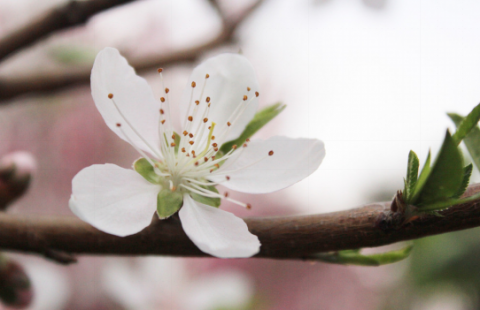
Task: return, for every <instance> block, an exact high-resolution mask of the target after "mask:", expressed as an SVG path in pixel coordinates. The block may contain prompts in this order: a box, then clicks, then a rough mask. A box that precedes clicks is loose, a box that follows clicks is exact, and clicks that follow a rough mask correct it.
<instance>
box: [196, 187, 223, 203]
mask: <svg viewBox="0 0 480 310" xmlns="http://www.w3.org/2000/svg"><path fill="white" fill-rule="evenodd" d="M200 187H202V188H205V189H206V190H209V191H211V192H215V193H217V194H218V190H217V188H216V187H215V186H213V185H212V186H205V185H201V186H200ZM190 196H191V197H192V199H193V200H195V201H198V202H200V203H203V204H206V205H209V206H212V207H215V208H218V207H220V204H221V203H222V200H221V199H220V198H211V197H205V196H202V195H199V194H197V193H190Z"/></svg>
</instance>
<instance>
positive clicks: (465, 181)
mask: <svg viewBox="0 0 480 310" xmlns="http://www.w3.org/2000/svg"><path fill="white" fill-rule="evenodd" d="M472 170H473V165H472V164H469V165H468V166H465V167H464V168H463V180H462V185H461V186H460V188H459V189H458V191H457V193H456V194H455V195H453V196H452V198H460V197H461V196H462V195H463V193H465V191H466V190H467V187H468V183H469V182H470V176H471V175H472Z"/></svg>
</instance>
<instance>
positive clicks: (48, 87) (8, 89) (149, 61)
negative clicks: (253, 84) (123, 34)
mask: <svg viewBox="0 0 480 310" xmlns="http://www.w3.org/2000/svg"><path fill="white" fill-rule="evenodd" d="M261 3H262V0H259V1H257V2H256V3H255V4H253V5H252V6H251V7H249V8H248V9H246V10H245V11H244V12H242V13H241V14H240V15H239V16H238V17H237V18H235V19H230V20H226V19H224V18H223V17H222V20H223V21H224V23H223V29H222V31H221V32H220V34H219V35H218V36H217V37H216V38H214V39H213V40H211V41H209V42H206V43H204V44H201V45H198V46H195V47H192V48H188V49H184V50H179V51H175V52H172V53H171V54H167V55H154V56H150V57H144V58H142V59H138V60H133V61H131V62H130V63H131V65H132V66H133V67H134V68H135V69H136V70H137V72H139V73H142V71H148V70H152V69H156V68H159V67H166V66H169V65H173V64H178V63H188V62H194V61H195V60H196V59H197V58H198V57H199V56H201V55H202V54H203V53H205V52H206V51H208V50H211V49H213V48H215V47H219V46H222V45H224V44H227V43H229V42H231V41H232V39H233V34H234V32H235V29H236V28H237V26H238V25H239V24H240V23H241V22H242V21H243V20H245V19H246V18H247V17H248V16H249V15H250V13H252V12H253V11H254V10H255V9H256V8H257V7H258V6H259V5H260V4H261ZM0 44H1V42H0ZM89 81H90V69H85V70H83V71H79V70H77V72H75V73H57V74H51V75H45V74H43V75H41V76H31V77H27V78H18V79H12V78H9V79H0V100H3V102H0V105H1V104H5V103H6V102H5V101H4V100H7V99H12V98H14V97H17V96H20V95H26V94H30V93H37V94H38V93H45V92H52V91H57V90H60V89H62V88H65V87H70V86H74V85H80V84H86V83H89Z"/></svg>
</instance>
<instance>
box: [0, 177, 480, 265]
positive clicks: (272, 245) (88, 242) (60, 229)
mask: <svg viewBox="0 0 480 310" xmlns="http://www.w3.org/2000/svg"><path fill="white" fill-rule="evenodd" d="M478 192H480V184H476V185H473V186H470V187H469V188H468V190H467V192H466V194H465V195H464V196H465V197H466V196H471V195H473V194H475V193H478ZM389 205H390V203H389V202H388V203H374V204H369V205H366V206H363V207H361V208H357V209H352V210H349V211H342V212H334V213H328V214H317V215H305V216H284V217H270V218H247V219H245V222H246V223H247V225H248V227H249V229H250V231H251V232H252V233H253V234H255V235H257V236H258V238H259V239H260V242H261V243H262V246H261V249H260V253H259V254H258V255H256V257H262V258H275V259H309V258H312V255H314V254H317V253H319V252H326V251H338V250H345V249H356V248H363V247H374V246H381V245H386V244H391V243H394V242H398V241H405V240H412V239H417V238H421V237H425V236H429V235H436V234H442V233H446V232H451V231H456V230H462V229H467V228H472V227H477V226H480V199H479V200H476V201H473V202H469V203H465V204H461V205H456V206H453V207H451V208H449V209H446V210H444V211H442V212H440V213H441V215H442V217H439V216H435V215H424V216H422V217H420V218H418V219H416V220H414V221H412V222H409V223H408V224H407V225H404V226H402V227H400V228H398V229H394V230H391V229H390V230H384V229H382V228H381V227H382V225H379V220H380V219H383V218H384V216H383V215H384V214H385V212H388V210H389ZM0 227H1V229H0V248H2V249H3V250H12V251H20V252H30V253H37V254H40V255H44V253H45V249H46V247H48V248H49V249H51V250H53V251H60V252H65V253H74V254H95V255H152V254H154V255H155V254H156V255H170V256H190V257H192V256H197V257H201V256H208V255H206V254H205V253H202V252H201V251H200V250H198V249H197V247H196V246H195V245H194V244H193V243H192V242H191V241H190V239H189V238H188V237H187V236H186V235H185V233H184V231H183V229H182V227H181V224H180V222H179V221H178V219H175V218H170V219H168V220H164V221H153V222H152V225H150V226H149V227H147V228H146V229H144V230H143V231H142V232H140V233H138V234H136V235H132V236H128V237H123V238H122V237H116V236H113V235H109V234H107V233H104V232H101V231H99V230H97V229H95V228H93V227H92V226H90V225H89V224H86V223H84V222H82V221H81V220H79V219H77V218H71V217H28V216H21V215H7V214H0Z"/></svg>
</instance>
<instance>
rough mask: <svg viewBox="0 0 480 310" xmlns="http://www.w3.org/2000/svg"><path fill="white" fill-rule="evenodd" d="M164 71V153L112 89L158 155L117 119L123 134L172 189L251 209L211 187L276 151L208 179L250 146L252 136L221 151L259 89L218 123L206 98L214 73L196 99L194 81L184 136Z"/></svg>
mask: <svg viewBox="0 0 480 310" xmlns="http://www.w3.org/2000/svg"><path fill="white" fill-rule="evenodd" d="M162 72H163V69H158V73H159V74H160V80H161V84H162V89H163V90H164V96H162V97H160V110H159V113H160V119H159V126H158V134H159V137H160V151H161V153H159V152H158V151H156V149H155V148H153V147H152V146H151V145H150V144H149V143H148V142H147V141H146V140H145V139H144V138H143V137H142V136H141V135H140V134H139V133H138V131H137V130H135V128H134V127H133V126H132V125H131V123H130V122H129V121H128V119H127V118H126V116H125V115H124V114H123V113H122V111H121V110H120V108H119V106H118V105H117V104H116V103H115V99H114V95H113V94H111V93H110V94H108V98H109V99H111V100H112V102H113V104H114V105H115V107H116V109H117V110H118V112H119V114H120V116H121V118H122V119H123V120H124V121H125V123H126V125H127V126H129V127H130V128H131V129H132V131H133V132H134V134H135V135H137V136H138V137H139V138H140V139H141V140H142V141H143V142H144V143H145V144H146V145H147V146H148V147H149V149H151V152H152V155H154V156H155V157H156V159H153V158H151V157H150V156H149V155H147V154H146V153H145V152H143V151H142V150H141V149H140V148H139V147H138V146H136V145H135V144H134V143H133V141H132V139H131V137H129V136H128V135H127V134H126V132H125V131H124V130H123V128H122V124H121V123H117V124H116V125H117V127H118V128H119V129H120V130H121V131H122V133H123V135H124V136H125V137H126V139H127V140H128V141H129V142H130V144H131V145H132V146H133V147H134V148H135V149H136V150H137V151H138V152H139V153H140V154H141V155H142V157H144V158H145V159H146V160H147V161H148V162H149V163H150V164H151V165H152V167H153V168H154V171H155V173H156V174H157V175H159V176H160V177H162V178H163V180H165V184H164V185H165V186H168V187H169V188H170V190H171V191H175V190H177V189H179V188H183V189H184V190H186V191H190V192H193V193H196V194H199V195H202V196H205V197H211V198H221V199H225V200H228V201H231V202H233V203H236V204H238V205H241V206H243V207H245V208H247V209H250V208H251V205H250V204H249V203H243V202H240V201H237V200H234V199H232V198H230V197H229V194H228V192H225V193H224V194H223V195H221V194H218V193H217V192H214V191H211V190H209V189H208V188H207V187H209V186H215V185H217V184H221V183H223V182H226V181H229V180H230V176H229V174H230V173H232V172H235V171H238V170H243V169H245V168H248V167H250V166H253V165H255V164H256V163H258V162H259V161H261V160H263V159H265V158H267V157H268V156H272V155H273V154H274V152H273V151H269V152H268V154H266V156H265V157H263V158H261V159H259V160H258V161H256V162H254V163H252V164H249V165H248V166H246V167H242V168H241V169H235V170H229V171H225V172H222V175H223V176H224V178H223V180H222V181H219V182H211V181H209V180H207V177H208V175H209V174H212V173H214V172H215V171H216V170H218V169H219V168H220V167H221V165H222V164H223V163H224V162H225V160H227V159H228V158H230V157H232V156H234V155H235V156H237V155H241V154H238V153H239V152H240V153H241V152H242V151H243V149H244V148H246V147H247V146H248V143H249V142H250V140H249V139H247V140H246V141H245V143H244V144H243V145H242V147H238V146H237V145H233V146H232V148H231V150H229V151H228V152H227V153H226V154H224V155H223V156H219V154H218V153H219V152H220V149H219V147H220V146H221V145H222V144H223V143H224V142H226V139H227V138H228V134H229V133H230V130H231V128H232V126H233V125H234V124H235V123H236V122H237V121H238V120H239V118H240V117H241V116H242V114H243V113H244V112H245V110H246V109H247V107H248V106H249V104H250V103H251V102H252V101H253V100H254V99H255V98H256V97H258V96H259V93H258V92H255V96H251V97H250V98H249V96H248V92H250V91H251V88H250V87H247V94H245V95H243V97H242V98H241V100H239V104H238V105H237V107H236V108H235V109H234V111H233V112H232V114H231V115H230V117H229V118H228V120H227V121H226V122H225V123H224V124H216V123H215V122H213V121H210V120H209V114H210V109H211V106H212V105H214V104H215V103H213V102H212V100H211V98H210V97H208V96H206V97H205V99H203V98H204V97H203V96H204V91H205V87H206V85H207V81H208V79H209V77H210V75H209V74H206V75H205V79H204V82H203V86H202V89H201V91H200V96H199V98H198V99H196V100H194V98H193V97H194V89H195V88H196V86H197V83H196V82H195V81H192V82H191V84H190V85H191V95H190V100H189V106H188V110H187V114H186V117H185V120H184V123H183V128H184V130H183V132H182V133H181V135H180V136H177V134H176V133H175V132H174V130H173V126H172V121H171V115H170V106H169V98H168V94H169V91H170V90H169V89H168V88H165V87H164V85H163V75H162ZM202 102H205V103H202ZM197 119H198V121H196V122H194V120H197ZM214 133H218V134H217V136H215V135H214ZM234 160H235V159H234Z"/></svg>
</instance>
